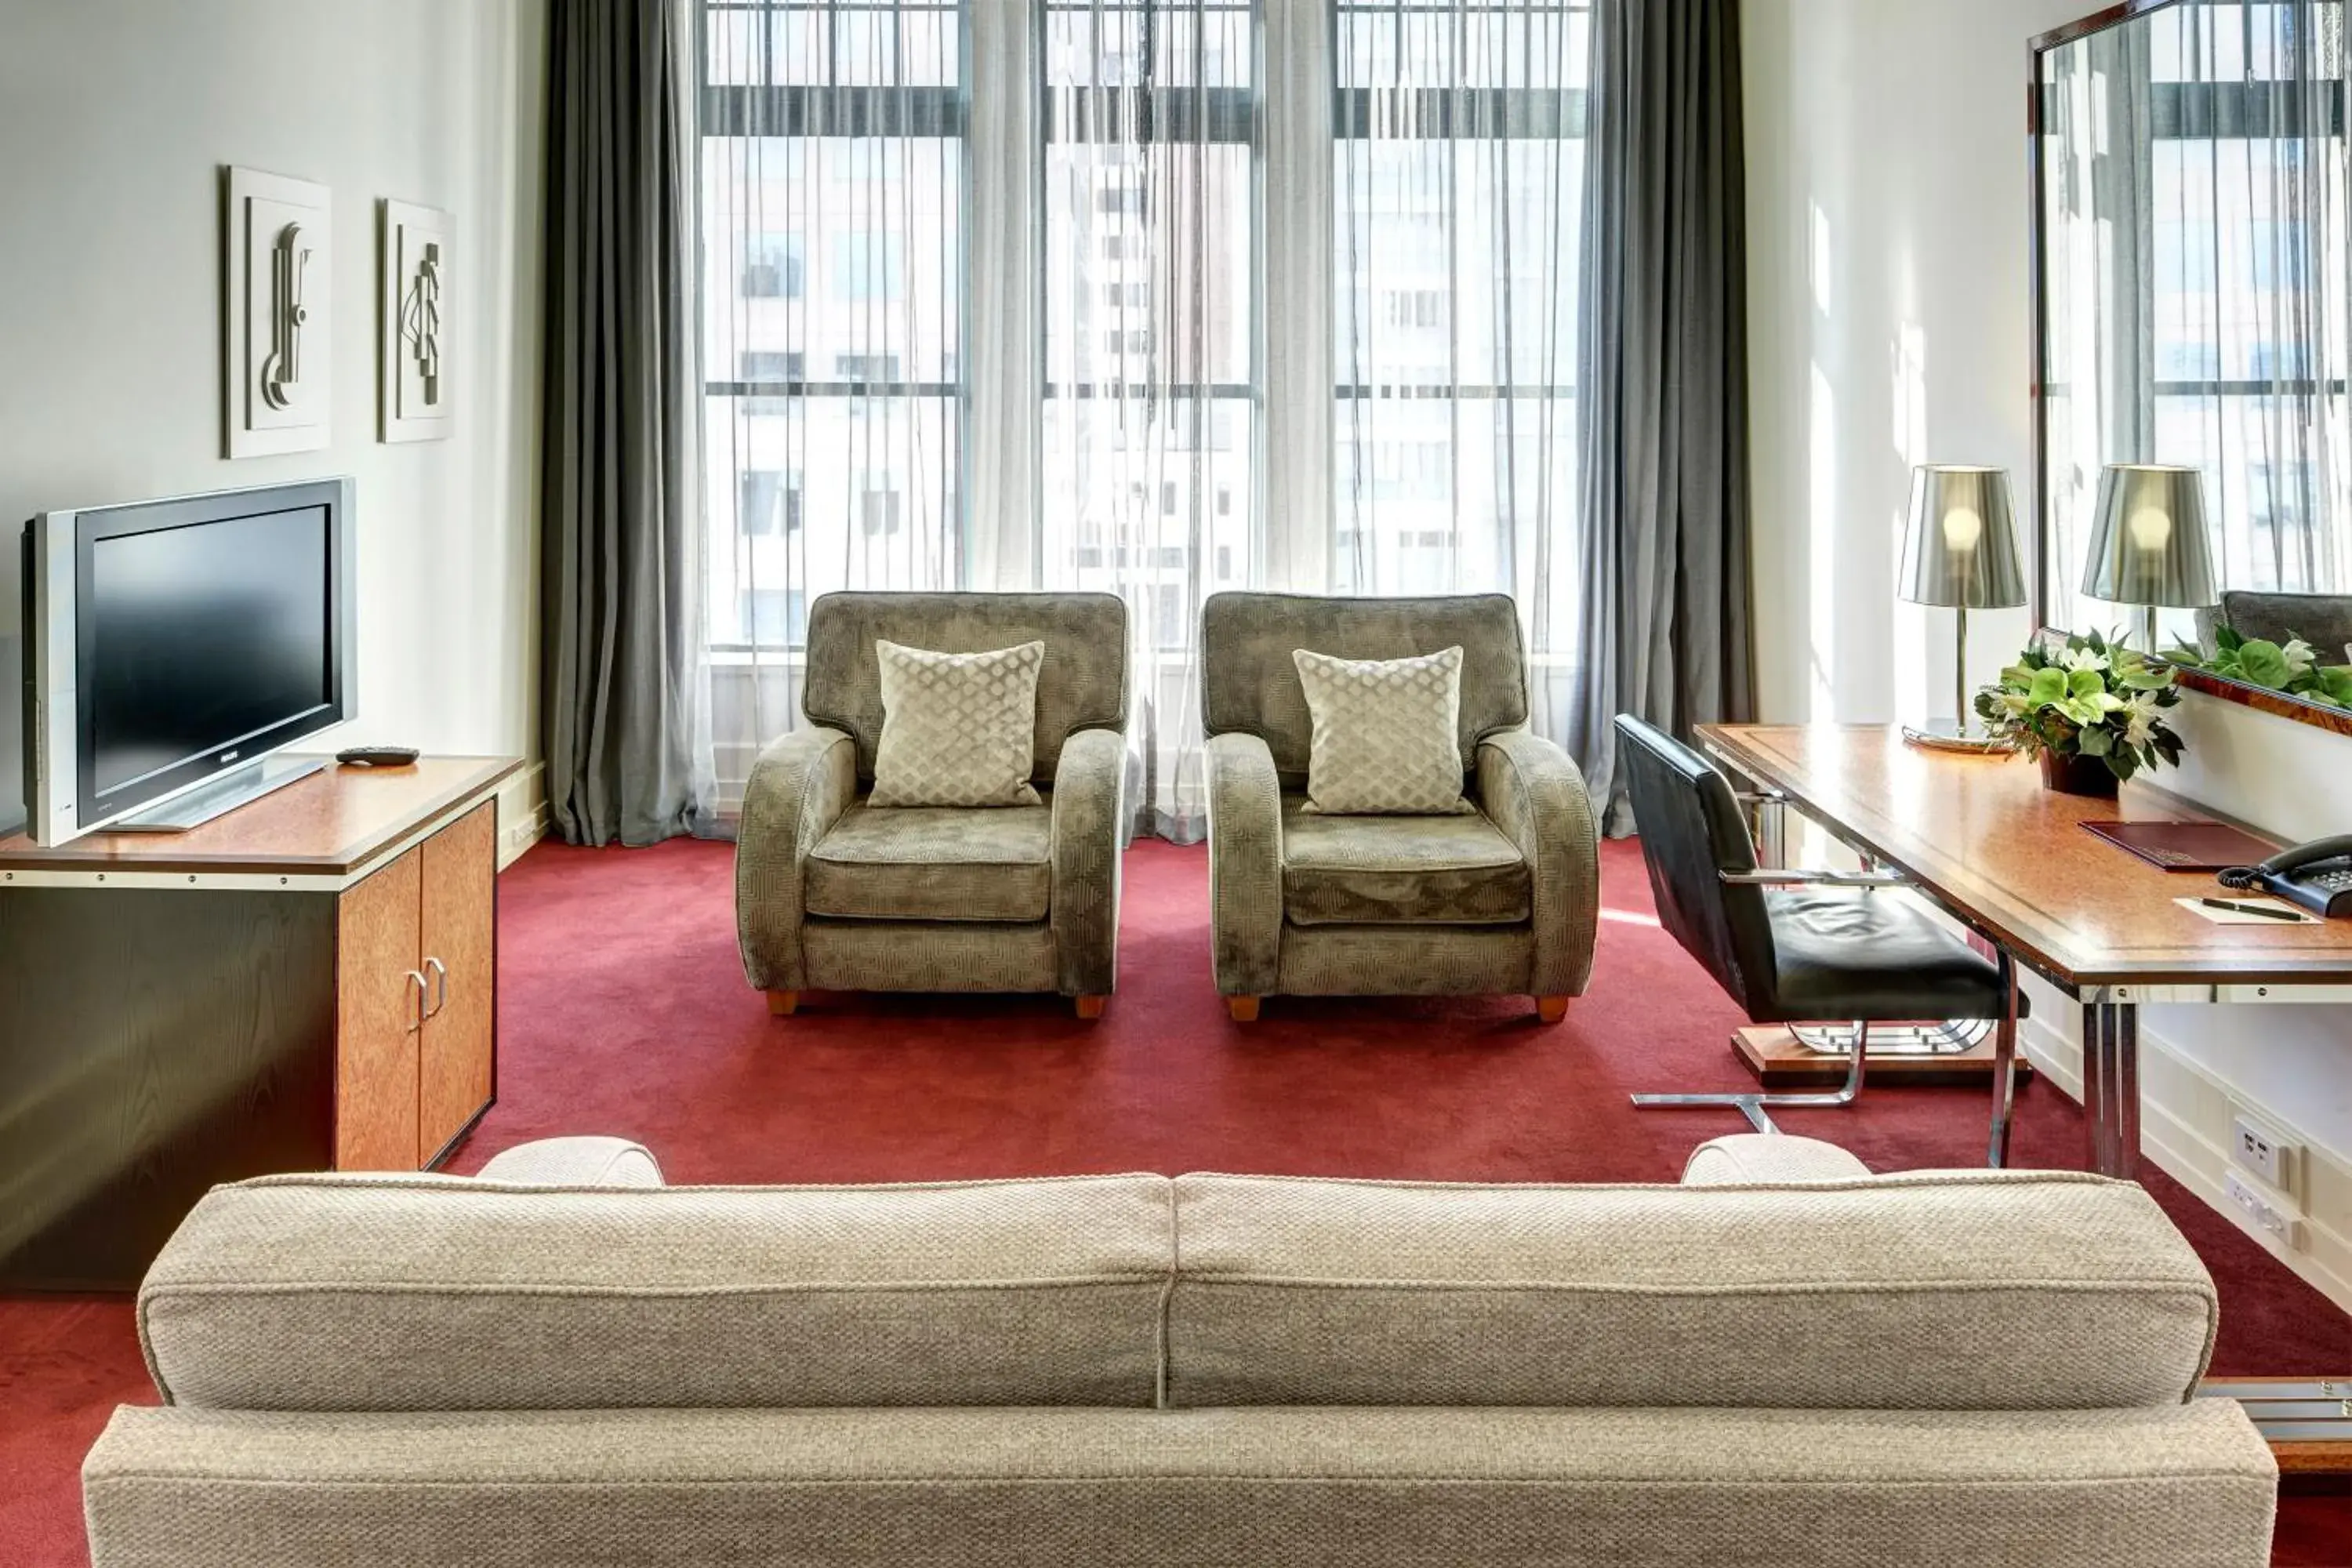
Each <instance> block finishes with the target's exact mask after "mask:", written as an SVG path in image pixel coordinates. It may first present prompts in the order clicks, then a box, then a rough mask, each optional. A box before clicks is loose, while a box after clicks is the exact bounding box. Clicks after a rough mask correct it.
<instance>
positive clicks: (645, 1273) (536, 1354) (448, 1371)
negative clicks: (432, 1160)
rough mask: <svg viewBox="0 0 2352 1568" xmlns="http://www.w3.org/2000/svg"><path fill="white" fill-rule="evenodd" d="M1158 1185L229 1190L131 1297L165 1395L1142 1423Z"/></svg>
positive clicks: (445, 1182)
mask: <svg viewBox="0 0 2352 1568" xmlns="http://www.w3.org/2000/svg"><path fill="white" fill-rule="evenodd" d="M1173 1244H1174V1237H1173V1232H1172V1222H1171V1215H1170V1209H1169V1203H1168V1183H1167V1180H1166V1178H1164V1177H1160V1176H1103V1177H1087V1178H1076V1179H1070V1180H1060V1181H1026V1182H968V1183H946V1184H934V1185H921V1186H900V1187H672V1188H664V1189H653V1190H641V1191H616V1190H610V1189H606V1190H583V1189H576V1188H575V1189H562V1188H536V1187H521V1186H514V1185H508V1184H488V1183H481V1182H468V1181H461V1180H458V1179H456V1178H448V1177H433V1176H387V1177H382V1178H362V1179H353V1178H349V1177H315V1176H277V1177H264V1178H262V1179H260V1180H257V1181H251V1182H245V1183H240V1184H236V1185H235V1186H227V1187H220V1188H215V1190H214V1191H213V1192H212V1193H210V1194H207V1195H206V1196H205V1198H204V1200H203V1201H202V1202H201V1203H199V1204H198V1205H196V1207H195V1209H194V1212H193V1213H192V1214H191V1215H189V1216H188V1218H187V1220H186V1221H185V1222H184V1224H183V1225H182V1226H180V1229H179V1231H178V1232H177V1234H175V1235H174V1236H173V1237H172V1239H171V1241H170V1243H169V1244H168V1245H167V1246H166V1247H164V1248H163V1254H162V1255H161V1256H160V1257H158V1258H156V1260H155V1263H154V1266H153V1268H151V1269H150V1270H149V1272H148V1275H147V1279H146V1281H145V1283H144V1284H143V1285H142V1287H141V1289H140V1292H139V1326H140V1333H141V1337H142V1343H143V1344H144V1346H145V1348H146V1352H147V1357H148V1364H149V1369H150V1371H152V1373H153V1374H154V1377H155V1383H156V1386H157V1387H158V1388H159V1389H161V1390H162V1391H163V1395H164V1397H165V1398H166V1399H167V1400H168V1401H170V1402H172V1403H174V1404H179V1405H199V1406H213V1407H220V1408H236V1409H257V1410H345V1411H355V1410H382V1411H397V1410H561V1409H577V1408H586V1407H595V1406H604V1407H620V1406H730V1405H732V1406H768V1407H791V1406H813V1405H1139V1406H1148V1405H1151V1404H1152V1403H1153V1401H1154V1397H1155V1393H1156V1376H1157V1373H1158V1369H1159V1335H1160V1308H1161V1301H1162V1298H1163V1296H1164V1294H1165V1291H1166V1288H1167V1283H1168V1276H1169V1270H1170V1267H1171V1260H1172V1258H1173Z"/></svg>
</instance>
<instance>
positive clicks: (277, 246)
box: [221, 167, 335, 458]
mask: <svg viewBox="0 0 2352 1568" xmlns="http://www.w3.org/2000/svg"><path fill="white" fill-rule="evenodd" d="M334 262H335V247H334V212H333V195H332V193H331V192H330V191H329V190H328V188H327V187H326V186H324V185H321V184H313V183H312V182H310V181H309V180H297V179H292V178H289V177H288V176H287V175H284V174H265V173H263V172H262V171H261V170H258V169H239V168H235V167H230V168H225V169H224V170H223V171H222V207H221V293H222V312H221V372H222V375H221V381H222V388H221V402H222V410H221V412H222V425H223V430H222V447H223V451H224V453H225V455H226V456H227V457H230V458H258V457H266V456H269V455H272V454H275V453H279V452H315V451H317V450H319V449H320V448H321V447H325V446H326V445H327V444H328V441H329V440H330V439H331V437H332V434H333V431H332V418H331V416H332V412H333V405H334V395H333V388H334V339H335V334H334V311H333V306H332V296H333V289H332V286H331V282H332V279H333V277H334Z"/></svg>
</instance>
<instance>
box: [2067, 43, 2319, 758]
mask: <svg viewBox="0 0 2352 1568" xmlns="http://www.w3.org/2000/svg"><path fill="white" fill-rule="evenodd" d="M2179 4H2181V0H2117V3H2116V4H2115V5H2108V6H2105V7H2104V8H2103V9H2100V10H2097V11H2094V12H2092V13H2091V14H2090V15H2089V16H2083V17H2079V18H2077V19H2076V20H2074V21H2072V22H2068V23H2066V24H2065V25H2064V26H2059V27H2053V28H2052V29H2051V30H2050V31H2048V32H2046V33H2042V34H2039V35H2037V36H2036V37H2034V38H2033V39H2032V41H2031V42H2030V43H2029V44H2028V45H2027V46H2026V78H2025V161H2026V170H2027V179H2026V185H2027V197H2026V201H2027V211H2026V215H2025V266H2026V275H2027V276H2026V288H2027V296H2028V310H2027V317H2028V319H2029V321H2030V331H2032V334H2033V339H2032V374H2031V376H2030V377H2029V381H2030V386H2031V394H2030V395H2031V400H2032V419H2031V424H2032V433H2033V510H2032V525H2031V528H2030V530H2029V531H2030V534H2031V537H2032V541H2033V571H2032V576H2031V577H2030V578H2029V579H2028V581H2029V583H2030V584H2031V589H2030V592H2031V593H2032V615H2033V625H2034V627H2035V629H2036V631H2037V632H2038V631H2039V630H2040V629H2041V628H2042V627H2044V626H2048V625H2049V613H2050V572H2051V563H2050V404H2049V399H2048V397H2047V396H2046V395H2045V393H2044V387H2045V384H2046V383H2047V382H2048V379H2049V371H2050V362H2049V354H2048V345H2049V342H2050V319H2049V300H2048V299H2047V298H2046V297H2045V291H2044V289H2043V287H2042V271H2043V241H2044V239H2045V235H2044V234H2043V232H2042V208H2043V202H2044V200H2045V198H2046V197H2047V195H2048V194H2049V193H2048V190H2047V189H2046V186H2045V181H2044V170H2043V168H2042V57H2043V56H2045V55H2047V54H2049V53H2051V52H2052V51H2053V50H2054V49H2060V48H2063V47H2065V46H2067V45H2068V44H2073V43H2077V42H2079V41H2081V40H2082V39H2084V38H2087V37H2091V36H2093V35H2094V34H2096V33H2104V32H2105V31H2106V30H2107V29H2108V28H2110V27H2117V26H2122V25H2123V24H2124V23H2126V22H2130V21H2134V20H2137V18H2139V17H2141V16H2147V15H2148V14H2150V13H2151V12H2156V11H2161V10H2165V9H2167V8H2168V7H2169V6H2173V5H2179ZM2173 669H2174V671H2175V674H2174V679H2175V680H2177V681H2178V682H2179V684H2180V685H2181V686H2182V687H2183V688H2185V689H2189V690H2190V691H2201V692H2203V693H2205V694H2206V695H2207V696H2209V697H2218V698H2220V699H2221V700H2224V701H2227V702H2236V703H2239V704H2242V706H2244V707H2248V708H2254V709H2259V710H2262V711H2263V712H2265V713H2271V714H2275V715H2276V716H2277V717H2279V718H2282V719H2290V720H2293V721H2295V722H2297V723H2301V724H2310V725H2313V726H2315V727H2316V728H2318V729H2322V730H2332V731H2335V732H2336V733H2337V734H2339V735H2347V736H2352V710H2345V709H2340V708H2324V707H2321V706H2320V705H2319V704H2318V703H2315V702H2305V701H2304V700H2302V699H2301V698H2298V697H2290V696H2288V695H2287V694H2286V693H2285V692H2284V691H2273V690H2271V689H2269V688H2268V687H2263V686H2254V685H2251V684H2249V683H2247V682H2244V681H2238V680H2231V679H2228V678H2227V677H2225V676H2219V675H2215V674H2213V673H2212V672H2211V671H2210V670H2204V669H2200V668H2196V667H2195V666H2193V665H2184V664H2181V663H2179V662H2178V661H2174V662H2173Z"/></svg>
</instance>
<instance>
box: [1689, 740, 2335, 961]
mask: <svg viewBox="0 0 2352 1568" xmlns="http://www.w3.org/2000/svg"><path fill="white" fill-rule="evenodd" d="M1698 737H1699V743H1700V745H1701V746H1702V747H1703V748H1704V749H1705V750H1706V751H1707V752H1711V753H1712V754H1713V755H1715V756H1716V757H1717V759H1719V760H1720V761H1722V762H1723V763H1727V765H1728V766H1730V767H1731V768H1732V769H1733V770H1734V771H1736V772H1738V773H1743V774H1745V775H1747V776H1748V777H1749V778H1752V779H1754V780H1756V781H1757V782H1759V784H1770V785H1771V786H1773V787H1774V788H1776V789H1779V790H1780V791H1781V792H1782V793H1783V794H1785V795H1788V797H1789V801H1790V805H1792V806H1794V807H1796V808H1798V809H1800V810H1801V811H1802V812H1803V814H1804V815H1805V816H1810V817H1811V818H1813V819H1814V820H1815V821H1817V822H1819V823H1821V824H1822V826H1824V827H1827V828H1828V829H1830V830H1831V831H1832V833H1834V834H1836V835H1837V836H1838V837H1840V838H1842V839H1843V840H1845V841H1846V842H1847V843H1849V844H1851V845H1853V846H1855V847H1861V848H1866V849H1868V850H1870V851H1871V852H1872V853H1873V854H1874V855H1876V856H1877V857H1878V858H1880V859H1881V860H1883V861H1885V863H1886V864H1887V865H1889V866H1891V867H1893V868H1895V869H1897V870H1900V871H1902V872H1903V873H1904V874H1905V875H1906V876H1907V877H1909V878H1911V879H1913V880H1915V881H1916V882H1917V883H1918V884H1919V885H1920V887H1921V888H1922V889H1924V890H1925V891H1927V893H1928V894H1929V895H1930V896H1932V897H1933V898H1934V899H1936V900H1937V901H1938V902H1940V903H1942V904H1943V905H1945V906H1946V907H1947V908H1948V909H1950V910H1953V911H1954V912H1956V913H1958V914H1960V915H1962V916H1963V917H1964V918H1966V919H1968V920H1969V921H1971V922H1972V923H1973V924H1975V925H1976V926H1978V927H1979V929H1980V930H1982V931H1985V933H1986V934H1988V935H1989V936H1991V937H1992V938H1993V939H1995V940H1996V941H1998V942H2000V943H2001V944H2002V945H2003V946H2004V947H2006V948H2008V949H2009V951H2010V952H2011V953H2013V954H2014V955H2016V957H2017V958H2018V959H2019V960H2020V961H2021V963H2026V964H2028V965H2029V966H2031V967H2032V968H2034V969H2037V970H2039V971H2041V972H2042V973H2044V974H2046V975H2048V976H2050V977H2051V978H2052V979H2053V980H2056V981H2059V982H2060V983H2062V984H2068V985H2074V986H2096V985H2114V984H2273V983H2294V982H2301V983H2304V984H2344V983H2347V982H2352V921H2314V922H2310V923H2307V924H2304V925H2284V924H2281V925H2277V926H2268V925H2263V926H2255V925H2227V926H2224V925H2215V924H2213V923H2212V922H2211V921H2207V920H2205V919H2203V918H2202V917H2201V916H2198V915H2194V914H2191V913H2190V912H2189V910H2184V909H2182V908H2181V907H2180V906H2179V905H2178V904H2176V903H2174V902H2173V901H2172V900H2175V899H2178V898H2195V897H2200V896H2203V895H2206V894H2216V893H2219V892H2220V889H2218V888H2216V887H2215V885H2214V882H2213V879H2212V877H2211V876H2210V874H2207V873H2201V872H2170V871H2162V870H2159V869H2158V868H2156V867H2154V866H2151V865H2149V864H2148V863H2147V862H2146V861H2144V860H2142V859H2140V858H2138V857H2137V856H2135V855H2132V854H2130V853H2128V852H2127V851H2126V850H2123V849H2120V848H2118V847H2116V846H2114V845H2112V844H2109V843H2107V842H2106V841H2105V840H2104V839H2101V838H2099V837H2096V836H2095V835H2093V834H2091V833H2087V832H2085V831H2084V829H2083V827H2082V826H2081V825H2082V824H2083V823H2084V822H2099V821H2108V822H2112V821H2117V820H2121V821H2127V822H2132V821H2139V822H2166V821H2180V820H2184V819H2193V818H2196V817H2198V816H2200V815H2202V814H2200V812H2199V811H2197V810H2196V809H2195V808H2194V807H2192V806H2190V805H2188V804H2187V803H2185V802H2182V801H2179V800H2176V799H2174V798H2172V797H2171V796H2168V795H2164V794H2162V793H2161V792H2160V791H2158V790H2152V789H2147V788H2142V787H2139V786H2137V785H2134V784H2126V786H2125V787H2124V792H2123V798H2122V800H2121V801H2120V802H2118V801H2113V800H2094V799H2088V798H2085V797H2084V796H2080V795H2060V794H2057V793H2056V792H2054V791H2051V790H2046V789H2044V788H2042V774H2041V770H2040V769H2039V768H2037V767H2036V766H2035V765H2034V764H2033V763H2031V762H2028V761H2027V760H2026V759H2024V758H2022V757H2017V756H1985V757H1977V756H1967V755H1962V754H1956V753H1952V752H1927V751H1921V750H1919V749H1918V748H1916V747H1913V746H1906V745H1905V744H1904V743H1903V738H1902V735H1901V734H1900V732H1899V731H1896V730H1895V729H1893V728H1891V727H1885V726H1879V725H1825V724H1824V725H1745V724H1709V725H1703V726H1701V727H1700V729H1699V731H1698Z"/></svg>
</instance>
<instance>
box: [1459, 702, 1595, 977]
mask: <svg viewBox="0 0 2352 1568" xmlns="http://www.w3.org/2000/svg"><path fill="white" fill-rule="evenodd" d="M1478 807H1479V809H1480V810H1481V811H1484V812H1485V813H1486V816H1487V817H1488V818H1489V819H1490V820H1492V821H1493V823H1494V824H1495V826H1496V827H1499V828H1501V829H1502V830H1503V833H1504V835H1505V837H1508V838H1509V839H1510V841H1511V842H1512V843H1513V844H1514V845H1516V846H1517V848H1518V851H1519V855H1520V857H1521V858H1523V859H1525V860H1526V861H1527V863H1528V873H1529V878H1530V879H1531V880H1532V882H1533V884H1534V895H1535V899H1534V907H1533V910H1532V915H1533V921H1532V924H1533V926H1534V933H1535V958H1534V963H1532V964H1531V965H1530V966H1529V973H1530V976H1531V978H1530V980H1529V984H1528V989H1529V990H1531V991H1532V992H1533V993H1534V994H1536V995H1538V996H1580V995H1582V994H1584V987H1585V984H1586V983H1587V982H1588V981H1590V980H1591V978H1592V939H1593V932H1594V931H1595V930H1596V929H1597V928H1598V926H1599V924H1600V920H1601V836H1600V832H1599V829H1598V828H1597V826H1595V824H1594V822H1593V818H1592V796H1591V795H1590V794H1589V793H1587V791H1586V789H1585V787H1584V775H1583V774H1582V773H1579V772H1578V771H1577V767H1576V764H1575V763H1573V762H1570V760H1569V755H1568V753H1567V752H1563V751H1561V750H1560V749H1559V747H1558V746H1557V745H1554V744H1553V743H1552V742H1549V741H1547V740H1544V739H1543V738H1542V737H1541V736H1538V735H1537V734H1535V733H1533V732H1532V731H1527V730H1513V731H1507V732H1506V733H1503V734H1500V735H1489V736H1487V737H1486V739H1485V740H1484V741H1481V742H1478Z"/></svg>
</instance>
